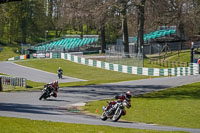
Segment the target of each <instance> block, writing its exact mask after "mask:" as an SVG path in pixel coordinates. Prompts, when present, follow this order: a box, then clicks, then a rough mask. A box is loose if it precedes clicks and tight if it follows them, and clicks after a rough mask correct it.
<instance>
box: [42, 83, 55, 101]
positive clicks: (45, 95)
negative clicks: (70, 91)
mask: <svg viewBox="0 0 200 133" xmlns="http://www.w3.org/2000/svg"><path fill="white" fill-rule="evenodd" d="M52 93H53V88H52V87H50V86H48V85H44V89H43V90H42V94H41V96H40V98H39V100H42V98H44V99H47V98H48V97H50V96H51V94H52Z"/></svg>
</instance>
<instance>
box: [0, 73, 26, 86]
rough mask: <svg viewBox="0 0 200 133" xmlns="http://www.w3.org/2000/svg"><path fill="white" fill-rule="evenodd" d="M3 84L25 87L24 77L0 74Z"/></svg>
mask: <svg viewBox="0 0 200 133" xmlns="http://www.w3.org/2000/svg"><path fill="white" fill-rule="evenodd" d="M0 78H1V81H2V84H3V85H10V86H21V87H26V79H25V78H17V77H7V76H0Z"/></svg>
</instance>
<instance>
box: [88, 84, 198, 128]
mask: <svg viewBox="0 0 200 133" xmlns="http://www.w3.org/2000/svg"><path fill="white" fill-rule="evenodd" d="M199 86H200V82H198V83H193V84H189V85H184V86H181V87H176V88H172V89H167V90H162V91H158V92H154V93H149V94H145V95H141V96H137V97H134V98H132V99H131V100H132V108H130V109H127V115H126V116H122V119H124V120H127V121H134V122H144V123H153V124H161V125H169V126H177V127H187V128H200V124H199V123H200V87H199ZM105 105H106V100H103V101H94V102H90V103H87V104H86V106H85V110H86V111H89V112H90V113H95V110H96V109H98V110H99V112H98V114H99V115H100V114H101V113H102V106H105Z"/></svg>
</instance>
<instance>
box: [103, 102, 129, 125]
mask: <svg viewBox="0 0 200 133" xmlns="http://www.w3.org/2000/svg"><path fill="white" fill-rule="evenodd" d="M125 107H127V108H130V107H131V105H130V103H129V102H128V101H127V100H123V101H110V102H109V103H108V105H107V106H106V107H103V113H102V115H101V120H103V121H105V120H107V119H108V118H110V119H112V121H113V122H116V121H118V120H119V119H120V117H121V116H122V115H126V110H125Z"/></svg>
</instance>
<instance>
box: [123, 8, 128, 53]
mask: <svg viewBox="0 0 200 133" xmlns="http://www.w3.org/2000/svg"><path fill="white" fill-rule="evenodd" d="M122 31H123V45H124V52H125V53H126V54H129V41H128V25H127V15H126V9H124V10H123V11H122Z"/></svg>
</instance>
